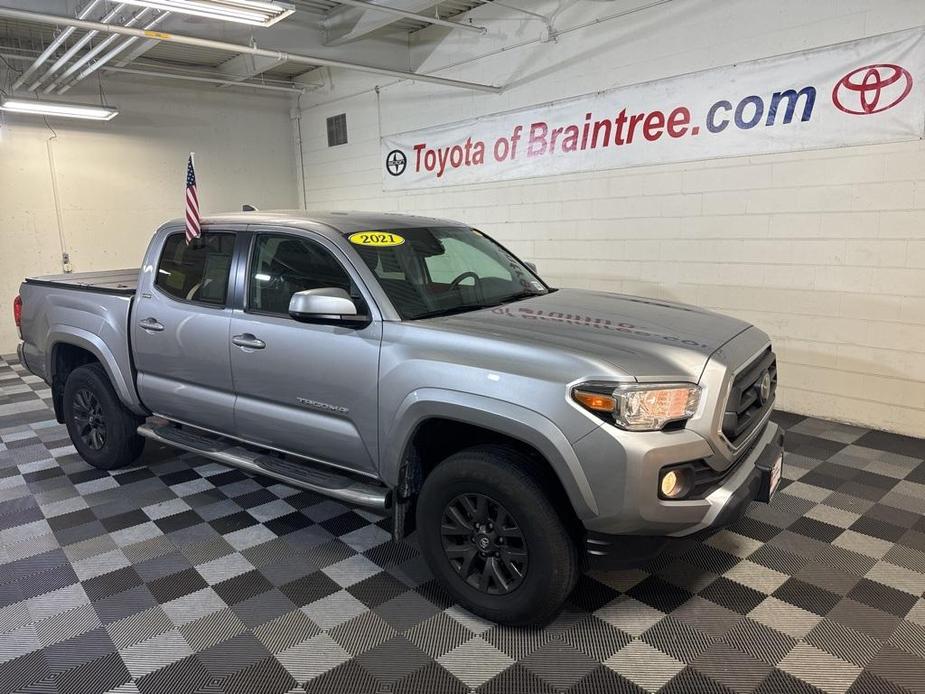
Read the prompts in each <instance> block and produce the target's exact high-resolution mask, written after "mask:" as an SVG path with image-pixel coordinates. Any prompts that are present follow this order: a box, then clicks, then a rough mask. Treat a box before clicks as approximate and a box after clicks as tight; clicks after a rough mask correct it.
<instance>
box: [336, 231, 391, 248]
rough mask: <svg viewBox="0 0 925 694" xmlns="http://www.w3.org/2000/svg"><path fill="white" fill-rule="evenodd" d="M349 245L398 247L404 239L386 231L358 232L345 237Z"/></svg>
mask: <svg viewBox="0 0 925 694" xmlns="http://www.w3.org/2000/svg"><path fill="white" fill-rule="evenodd" d="M347 238H348V240H349V241H350V243H353V244H356V245H357V246H376V247H379V248H382V247H385V246H400V245H402V244H403V243H404V242H405V239H404V237H402V236H399V235H398V234H393V233H391V232H388V231H358V232H357V233H355V234H350V236H348V237H347Z"/></svg>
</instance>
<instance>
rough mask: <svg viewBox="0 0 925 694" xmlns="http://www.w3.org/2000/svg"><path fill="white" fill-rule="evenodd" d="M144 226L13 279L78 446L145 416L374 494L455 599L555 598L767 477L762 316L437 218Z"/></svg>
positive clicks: (542, 608) (329, 217)
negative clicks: (647, 293)
mask: <svg viewBox="0 0 925 694" xmlns="http://www.w3.org/2000/svg"><path fill="white" fill-rule="evenodd" d="M184 232H185V223H184V220H177V221H174V222H170V223H167V224H165V225H164V226H163V227H161V228H160V229H159V230H158V231H157V232H156V233H155V234H154V237H153V239H152V240H151V243H150V246H149V248H148V251H147V253H146V255H145V257H144V261H143V264H142V266H141V268H140V269H139V270H125V271H112V272H97V273H80V274H66V275H58V276H48V277H37V278H30V279H27V280H26V281H25V282H24V283H23V284H22V286H21V289H20V296H18V297H16V300H15V302H14V314H15V318H16V322H17V325H19V327H20V333H21V337H22V342H21V344H20V346H19V357H20V359H21V361H22V363H23V364H24V365H25V366H26V368H28V369H29V370H30V371H31V372H32V373H34V374H36V375H37V376H39V377H41V378H42V379H44V380H45V381H46V382H48V383H49V384H50V386H51V391H52V395H53V403H54V411H55V414H56V416H57V418H58V421H60V422H63V423H64V424H66V425H67V429H68V432H69V433H70V437H71V440H72V441H73V444H74V446H75V448H76V449H77V452H78V453H79V454H80V455H81V456H82V457H83V458H84V460H86V461H87V462H88V463H90V464H91V465H94V466H96V467H98V468H101V469H105V470H109V469H113V468H117V467H119V466H124V465H129V464H131V463H133V462H135V461H136V460H137V459H138V458H139V457H140V456H141V454H142V449H143V447H144V443H145V441H146V440H147V439H152V440H154V441H157V442H160V443H162V444H167V445H169V446H173V447H176V448H178V449H182V450H184V451H192V452H194V453H196V454H198V455H200V456H203V457H205V458H208V459H212V460H215V461H218V462H220V463H223V464H226V465H230V466H235V467H238V468H241V469H243V470H245V471H248V472H251V473H255V474H260V475H266V476H269V477H271V478H275V479H278V480H282V481H284V482H286V483H288V484H291V485H293V486H297V487H301V488H304V489H308V490H311V491H313V492H316V493H319V494H324V495H327V496H330V497H333V498H334V499H338V500H340V501H342V502H344V503H347V504H351V505H355V506H364V507H370V508H373V509H378V510H381V511H382V512H384V513H388V514H390V515H391V516H392V518H393V528H394V535H395V537H396V538H397V539H401V538H404V537H405V536H407V535H409V534H410V533H412V532H415V531H416V535H417V542H418V543H419V546H420V548H421V551H422V553H423V555H424V557H425V558H426V560H427V562H428V565H429V567H430V569H431V570H432V572H433V573H434V575H435V576H436V577H437V578H438V579H439V580H440V581H441V582H442V583H443V585H444V586H445V587H446V589H447V590H448V591H449V592H450V593H451V594H452V596H453V597H454V598H455V599H456V600H457V601H458V602H459V603H461V604H462V605H463V606H465V607H466V608H468V609H469V610H471V611H472V612H474V613H477V614H479V615H482V616H484V617H486V618H488V619H491V620H495V621H498V622H504V623H508V624H531V623H543V622H546V621H548V620H550V619H551V618H552V617H554V616H555V615H556V613H557V612H558V611H559V610H560V609H561V607H562V605H563V604H564V602H565V600H566V599H567V597H568V595H569V593H570V591H571V590H572V589H573V588H574V586H575V584H576V581H577V578H578V576H579V573H580V571H581V569H582V567H583V566H585V565H586V563H585V561H586V560H587V559H588V558H589V557H611V558H614V559H616V560H618V561H621V560H628V559H632V558H633V557H636V556H639V555H640V554H641V553H642V552H643V551H644V550H647V549H652V548H656V547H658V546H660V545H661V544H662V543H663V542H664V541H666V539H669V538H672V537H686V536H695V535H702V534H707V533H709V532H711V531H715V529H716V528H719V527H722V526H724V525H727V524H729V523H731V522H733V521H734V520H735V519H737V518H738V517H739V516H741V514H742V513H743V512H744V509H745V507H746V506H747V505H748V504H749V503H750V502H753V501H759V502H768V501H770V498H771V495H772V494H773V493H774V491H775V488H776V487H777V485H778V483H779V481H780V475H781V465H782V441H783V434H782V432H781V430H780V429H779V427H778V426H777V425H776V424H775V423H774V422H772V421H770V417H771V411H772V408H773V406H774V398H775V391H776V384H777V368H776V360H775V355H774V352H773V351H772V348H771V344H770V341H769V339H768V336H767V335H766V334H765V333H764V332H762V331H761V330H759V329H758V328H756V327H754V326H752V325H749V324H748V323H745V322H743V321H741V320H737V319H735V318H730V317H727V316H723V315H720V314H717V313H712V312H709V311H705V310H702V309H699V308H695V307H693V306H689V305H683V304H678V303H672V302H668V301H662V300H657V299H648V298H643V297H636V296H623V295H618V294H611V293H607V292H601V291H581V290H576V289H555V288H553V287H551V286H549V285H548V284H547V283H546V282H544V281H543V280H542V279H541V278H540V276H539V275H538V274H537V272H536V270H535V268H534V266H533V265H531V264H529V263H526V262H523V261H521V260H519V259H518V258H517V257H515V256H514V254H513V253H511V252H510V251H508V250H507V249H506V248H505V247H504V246H502V245H501V244H499V243H498V242H496V241H494V240H492V238H490V237H489V236H488V235H486V234H484V233H482V232H480V231H478V230H477V229H474V228H472V227H470V226H467V225H465V224H461V223H458V222H453V221H447V220H441V219H431V218H425V217H415V216H408V215H394V214H371V213H365V212H359V213H342V212H330V213H322V214H308V213H305V212H274V213H262V212H257V211H249V212H245V213H238V214H229V215H224V216H215V217H210V218H206V219H204V220H203V222H202V235H201V237H200V238H196V239H193V240H191V241H189V242H188V241H187V239H186V236H185V233H184Z"/></svg>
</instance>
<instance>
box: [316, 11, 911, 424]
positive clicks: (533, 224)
mask: <svg viewBox="0 0 925 694" xmlns="http://www.w3.org/2000/svg"><path fill="white" fill-rule="evenodd" d="M651 4H652V3H640V2H638V0H637V2H635V3H634V2H628V1H626V0H618V1H617V2H610V3H598V2H587V1H581V2H578V3H577V4H575V5H573V6H572V7H570V8H569V9H568V10H566V11H565V12H563V13H562V14H561V15H560V16H559V17H558V18H557V20H556V26H557V28H559V29H560V30H566V31H564V33H563V34H562V35H560V37H559V39H558V41H557V42H555V43H542V42H539V41H538V40H537V39H538V37H539V35H540V32H541V30H542V28H543V27H542V24H541V23H539V22H522V21H514V18H515V17H516V13H514V12H512V11H509V10H505V9H503V8H497V7H494V8H493V7H486V8H480V9H478V10H476V11H474V12H473V13H472V16H473V21H475V22H476V23H478V24H485V25H487V26H488V27H489V33H488V35H487V36H486V37H485V38H483V39H482V40H481V41H479V40H475V41H473V39H472V38H471V36H469V35H468V34H466V35H465V36H459V35H457V34H447V33H446V32H444V30H442V29H436V28H435V29H429V30H426V31H424V32H421V33H420V34H419V35H416V38H415V40H414V46H413V52H412V54H413V56H415V58H416V61H417V65H418V66H419V67H418V69H420V70H422V71H436V72H435V74H439V75H442V76H447V77H455V78H459V79H469V80H474V81H483V82H493V83H499V84H505V85H509V87H508V89H506V90H505V92H504V93H503V94H501V95H486V94H480V93H472V92H465V91H460V90H451V89H447V88H443V87H435V86H432V85H422V84H412V83H407V82H402V83H395V82H392V81H388V80H386V81H383V80H382V79H379V80H376V79H375V78H371V77H368V76H357V75H355V74H350V73H345V72H340V71H334V72H332V73H331V82H330V86H329V87H328V88H327V89H324V90H320V91H317V92H313V93H312V94H310V95H308V96H306V97H305V98H303V100H302V103H303V110H302V133H303V141H302V142H301V150H302V151H301V154H302V158H303V160H304V163H305V188H306V198H307V201H308V207H309V208H313V207H314V208H319V209H322V208H333V209H351V208H353V209H377V210H396V211H403V212H413V213H422V214H433V215H439V216H447V217H455V218H459V219H463V220H466V221H469V222H471V223H472V224H473V225H476V226H478V227H479V228H482V229H483V230H484V231H486V232H488V233H490V234H492V235H494V236H495V237H497V238H498V239H499V240H501V241H502V242H504V243H505V244H508V245H510V246H511V247H512V249H513V250H515V251H516V252H518V253H519V254H520V255H522V256H523V257H524V258H526V259H530V260H533V261H535V262H536V263H537V264H538V265H539V268H540V271H541V273H542V274H543V276H544V277H545V278H547V279H548V280H549V281H550V282H551V283H553V284H555V285H559V286H569V287H587V288H595V289H605V290H611V291H615V292H625V293H630V294H641V295H645V296H652V297H662V298H669V299H675V300H680V301H685V302H689V303H693V304H698V305H701V306H705V307H708V308H711V309H715V310H717V311H722V312H725V313H729V314H733V315H736V316H739V317H741V318H743V319H745V320H748V321H751V322H753V323H755V324H757V325H758V326H760V327H761V328H762V329H764V330H766V331H767V332H768V333H769V334H770V335H771V336H772V338H773V340H774V343H775V348H776V350H777V352H778V354H779V358H780V374H781V389H780V395H779V406H780V407H781V408H784V409H788V410H792V411H796V412H801V413H807V414H813V415H815V416H819V417H827V418H831V419H836V420H841V421H847V422H855V423H860V424H865V425H869V426H873V427H878V428H882V429H887V430H891V431H897V432H902V433H907V434H912V435H920V436H922V435H925V144H923V143H922V142H921V141H915V142H906V143H898V144H897V143H894V144H884V145H876V146H865V147H851V148H841V149H829V150H820V151H813V152H805V153H787V154H775V155H767V156H756V157H740V158H729V159H716V160H710V161H698V162H693V163H687V164H676V165H665V166H652V167H642V168H634V169H623V170H613V171H608V172H598V173H591V174H580V175H569V176H559V177H545V178H536V179H530V180H521V181H511V182H503V183H502V182H499V183H492V184H486V185H477V186H447V187H445V188H442V189H428V190H422V191H410V192H409V191H406V192H402V193H394V194H386V193H383V191H382V185H381V171H382V165H383V162H381V161H380V152H379V135H380V133H383V134H389V133H396V132H401V131H404V130H411V129H415V128H419V127H425V126H428V125H437V124H441V123H446V122H452V121H456V120H460V119H462V118H465V117H470V116H474V115H480V114H489V113H496V112H499V111H504V110H507V109H511V108H517V107H520V106H527V105H535V104H541V103H543V102H544V101H547V100H552V99H558V98H563V97H568V96H574V95H579V94H583V93H588V92H592V91H595V90H600V89H606V88H610V87H613V86H618V85H621V84H632V83H636V82H640V81H645V80H649V79H657V78H661V77H669V76H673V75H678V74H684V73H687V72H692V71H696V70H700V69H705V68H710V67H716V66H720V65H728V64H732V63H735V62H738V61H744V60H750V59H755V58H761V57H766V56H771V55H777V54H781V53H786V52H790V51H796V50H801V49H806V48H812V47H816V46H821V45H827V44H830V43H835V42H839V41H846V40H851V39H855V38H860V37H864V36H870V35H875V34H878V33H883V32H887V31H894V30H899V29H905V28H909V27H913V26H919V25H922V24H925V3H922V2H916V1H914V0H814V2H812V3H807V2H804V1H802V0H781V1H780V2H775V3H767V2H762V1H761V0H725V1H724V2H721V3H719V2H715V1H714V0H683V1H682V0H675V1H674V2H670V3H667V4H664V3H663V4H656V5H655V6H651V7H648V9H641V10H640V11H638V12H628V11H630V10H632V9H633V8H634V7H644V6H645V5H651ZM537 6H546V7H548V6H550V3H537ZM627 12H628V13H627ZM613 15H621V16H615V17H613V18H612V19H607V17H609V16H613ZM600 19H603V20H604V21H596V20H600ZM572 27H575V28H574V29H571V30H570V28H572ZM578 27H583V28H578ZM458 33H459V34H461V33H462V32H458ZM444 66H455V67H446V68H444ZM439 68H444V69H439ZM375 86H378V87H379V90H378V93H377V91H376V90H374V87H375ZM782 86H790V85H782ZM338 113H346V114H347V124H348V132H349V143H348V144H347V145H343V146H339V147H334V148H328V147H327V142H326V131H325V119H326V118H327V117H328V116H331V115H335V114H338Z"/></svg>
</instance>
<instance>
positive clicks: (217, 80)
mask: <svg viewBox="0 0 925 694" xmlns="http://www.w3.org/2000/svg"><path fill="white" fill-rule="evenodd" d="M0 58H5V59H6V60H18V61H20V62H24V63H26V62H29V61H32V60H34V59H35V58H34V57H31V56H28V55H19V54H18V53H5V52H0ZM100 71H101V72H112V73H116V74H120V73H124V74H127V75H140V76H142V77H154V78H157V79H161V78H165V79H172V80H184V81H188V82H204V83H207V84H218V85H223V86H228V87H245V88H248V89H258V90H265V91H274V92H289V93H291V94H304V93H305V92H306V91H308V89H307V88H305V87H297V86H295V85H294V84H293V85H292V86H287V85H286V84H267V83H265V82H259V83H258V82H247V81H243V80H242V81H238V80H232V79H228V77H227V76H225V75H223V76H221V77H218V76H216V77H210V76H208V75H185V74H180V73H173V72H160V71H158V70H141V69H138V68H129V67H116V66H115V65H106V66H104V67H102V68H100Z"/></svg>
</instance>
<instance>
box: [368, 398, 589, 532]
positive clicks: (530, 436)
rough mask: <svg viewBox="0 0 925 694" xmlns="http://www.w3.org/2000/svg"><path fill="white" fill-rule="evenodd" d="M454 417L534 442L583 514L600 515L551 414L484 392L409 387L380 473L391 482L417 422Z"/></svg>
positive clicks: (387, 435) (388, 438) (388, 431)
mask: <svg viewBox="0 0 925 694" xmlns="http://www.w3.org/2000/svg"><path fill="white" fill-rule="evenodd" d="M433 418H442V419H451V420H455V421H458V422H462V423H464V424H471V425H473V426H478V427H482V428H484V429H489V430H492V431H497V432H499V433H501V434H505V435H507V436H510V437H512V438H514V439H517V440H518V441H521V442H523V443H525V444H528V445H530V446H532V447H533V448H535V449H536V450H537V451H539V452H540V454H541V455H542V456H543V457H544V458H545V459H546V460H547V461H548V462H549V464H550V465H551V466H552V469H553V471H554V472H555V474H556V476H557V477H558V478H559V481H560V482H561V483H562V486H563V488H564V489H565V492H566V494H567V495H568V498H569V500H570V501H571V503H572V507H573V508H574V510H575V513H576V514H577V516H578V517H579V518H588V517H592V516H595V515H597V513H598V508H597V502H596V501H595V499H594V492H593V490H592V489H591V484H590V483H589V482H588V478H587V477H586V476H585V473H584V469H583V468H582V467H581V463H580V462H579V460H578V457H577V456H576V455H575V451H574V449H573V448H572V445H571V444H570V443H569V441H568V439H567V438H566V437H565V434H563V433H562V431H561V430H560V429H559V428H558V427H557V426H556V425H555V424H554V423H553V422H552V421H551V420H549V419H547V418H546V417H544V416H543V415H541V414H540V413H538V412H535V411H533V410H529V409H527V408H525V407H522V406H520V405H515V404H513V403H510V402H507V401H504V400H498V399H496V398H490V397H486V396H483V395H475V394H472V393H464V392H460V391H452V390H443V389H440V388H421V389H418V390H415V391H412V392H411V393H409V394H408V395H407V396H406V397H405V399H404V400H403V401H402V402H401V404H400V405H399V406H398V408H397V410H396V412H395V416H394V418H393V419H392V421H391V422H390V423H389V424H388V425H387V427H386V428H385V431H384V435H383V438H382V440H383V441H384V442H385V449H384V450H383V451H382V457H381V458H380V460H381V467H380V475H381V477H382V478H383V480H385V482H386V483H387V484H389V485H390V486H392V487H393V488H394V487H395V486H397V485H398V482H399V475H400V471H401V467H402V464H403V462H404V459H405V457H406V452H407V450H408V446H409V445H410V443H411V440H412V438H413V436H414V434H415V432H416V431H417V429H418V426H419V425H420V424H421V423H422V422H424V421H425V420H428V419H433Z"/></svg>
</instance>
